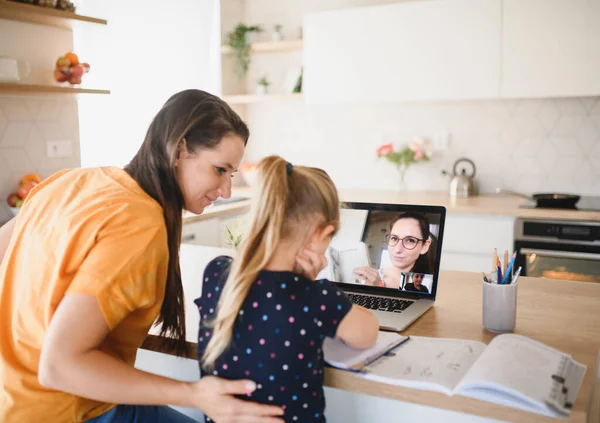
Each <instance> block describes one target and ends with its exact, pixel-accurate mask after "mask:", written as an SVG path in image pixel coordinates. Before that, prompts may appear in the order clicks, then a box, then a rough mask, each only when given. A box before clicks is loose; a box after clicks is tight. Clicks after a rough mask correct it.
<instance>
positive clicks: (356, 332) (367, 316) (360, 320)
mask: <svg viewBox="0 0 600 423" xmlns="http://www.w3.org/2000/svg"><path fill="white" fill-rule="evenodd" d="M378 332H379V322H378V321H377V318H376V317H375V315H374V314H373V313H371V312H370V311H369V310H367V309H366V308H364V307H361V306H359V305H356V304H353V305H352V308H351V309H350V311H349V312H348V313H347V314H346V316H345V317H344V318H343V319H342V321H341V322H340V324H339V326H338V329H337V332H336V336H337V337H338V338H340V339H341V340H342V341H344V343H345V344H347V345H348V346H350V347H353V348H361V349H362V348H371V347H372V346H373V345H375V342H376V341H377V334H378Z"/></svg>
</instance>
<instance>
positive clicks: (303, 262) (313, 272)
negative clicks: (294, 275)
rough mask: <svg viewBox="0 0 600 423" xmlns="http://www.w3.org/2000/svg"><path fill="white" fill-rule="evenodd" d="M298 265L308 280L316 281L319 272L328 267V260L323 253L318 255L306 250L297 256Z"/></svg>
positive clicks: (308, 249)
mask: <svg viewBox="0 0 600 423" xmlns="http://www.w3.org/2000/svg"><path fill="white" fill-rule="evenodd" d="M296 263H298V265H299V266H300V268H301V269H302V274H303V275H304V276H306V278H307V279H310V280H311V281H314V280H315V279H317V275H318V274H319V272H320V271H321V270H323V269H325V267H327V258H326V257H325V254H323V253H317V252H315V251H314V250H311V249H310V248H305V249H304V250H303V251H302V253H300V254H298V255H297V256H296Z"/></svg>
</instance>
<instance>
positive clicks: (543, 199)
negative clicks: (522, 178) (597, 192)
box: [496, 188, 581, 209]
mask: <svg viewBox="0 0 600 423" xmlns="http://www.w3.org/2000/svg"><path fill="white" fill-rule="evenodd" d="M496 192H497V193H498V194H509V195H516V196H517V197H522V198H526V199H527V200H529V201H532V202H534V203H536V204H535V206H536V207H541V208H550V209H574V208H576V207H575V205H576V204H577V202H578V201H579V199H580V198H581V196H580V195H574V194H559V193H542V194H533V195H532V196H529V195H525V194H521V193H520V192H515V191H510V190H507V189H500V188H498V189H497V190H496Z"/></svg>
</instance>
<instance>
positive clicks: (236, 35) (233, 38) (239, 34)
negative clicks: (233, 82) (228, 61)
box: [227, 23, 262, 79]
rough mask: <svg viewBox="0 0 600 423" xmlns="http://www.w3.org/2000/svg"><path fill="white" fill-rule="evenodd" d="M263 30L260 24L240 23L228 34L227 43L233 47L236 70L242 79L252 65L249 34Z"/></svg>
mask: <svg viewBox="0 0 600 423" xmlns="http://www.w3.org/2000/svg"><path fill="white" fill-rule="evenodd" d="M259 32H262V27H261V26H260V25H252V26H248V25H245V24H243V23H240V24H238V25H237V26H236V27H235V29H234V30H233V31H231V32H229V33H228V34H227V45H229V47H231V48H232V50H233V52H234V55H235V72H236V74H237V76H238V78H239V79H242V78H243V77H244V76H245V75H246V73H247V72H248V66H249V65H250V39H249V37H248V35H249V34H252V33H259Z"/></svg>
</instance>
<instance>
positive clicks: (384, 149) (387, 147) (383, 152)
mask: <svg viewBox="0 0 600 423" xmlns="http://www.w3.org/2000/svg"><path fill="white" fill-rule="evenodd" d="M393 152H394V146H393V145H392V143H389V144H383V145H382V146H380V147H379V148H378V149H377V157H381V156H387V155H388V154H390V153H393Z"/></svg>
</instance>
